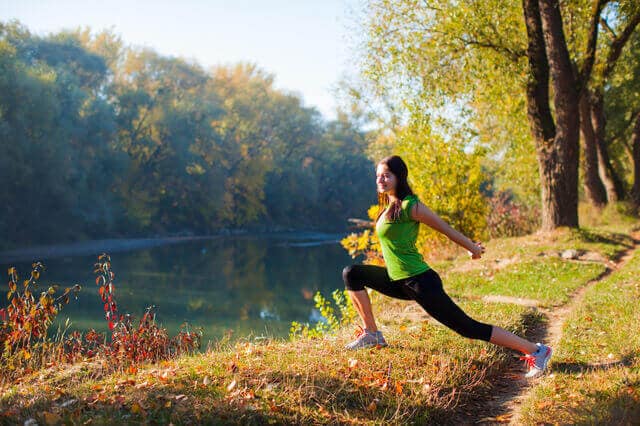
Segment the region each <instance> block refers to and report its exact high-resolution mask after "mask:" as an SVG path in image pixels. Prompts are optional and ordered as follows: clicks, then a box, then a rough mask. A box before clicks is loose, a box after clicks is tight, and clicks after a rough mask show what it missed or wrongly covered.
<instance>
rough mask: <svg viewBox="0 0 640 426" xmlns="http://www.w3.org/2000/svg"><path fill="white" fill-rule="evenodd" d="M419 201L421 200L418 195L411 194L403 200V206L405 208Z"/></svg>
mask: <svg viewBox="0 0 640 426" xmlns="http://www.w3.org/2000/svg"><path fill="white" fill-rule="evenodd" d="M418 201H420V200H419V199H418V196H417V195H416V194H409V195H407V196H405V197H404V198H403V199H402V206H403V207H405V206H408V205H410V204H413V203H416V202H418Z"/></svg>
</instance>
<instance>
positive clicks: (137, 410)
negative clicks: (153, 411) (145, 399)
mask: <svg viewBox="0 0 640 426" xmlns="http://www.w3.org/2000/svg"><path fill="white" fill-rule="evenodd" d="M131 412H132V413H134V414H141V415H143V416H144V415H145V414H146V413H145V411H144V409H143V408H142V406H141V405H140V404H138V403H137V402H134V403H133V405H131Z"/></svg>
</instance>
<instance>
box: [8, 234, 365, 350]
mask: <svg viewBox="0 0 640 426" xmlns="http://www.w3.org/2000/svg"><path fill="white" fill-rule="evenodd" d="M342 236H343V235H334V234H308V233H307V234H301V233H298V234H269V235H262V236H253V237H250V236H228V237H218V238H214V239H209V240H196V241H189V242H183V243H180V244H175V243H174V244H171V245H164V246H156V247H151V248H146V249H140V250H136V251H126V252H125V251H118V252H116V253H113V254H111V260H112V267H113V271H114V272H115V274H116V277H115V285H116V297H117V302H118V307H119V310H120V312H121V313H124V312H129V313H132V314H134V315H135V316H137V317H139V316H140V315H142V313H143V312H144V309H145V308H146V307H147V306H149V305H156V306H157V307H158V310H157V312H158V320H159V322H161V323H162V324H163V325H164V326H165V327H167V328H168V330H169V333H170V334H171V335H173V334H175V332H176V331H177V330H178V328H179V327H180V325H181V324H182V323H183V322H185V321H188V322H189V323H190V324H193V325H198V326H202V327H203V328H204V333H205V335H204V339H203V341H204V342H205V344H206V342H207V341H208V340H215V339H218V338H220V337H222V336H223V335H224V334H225V332H226V331H227V330H229V329H231V330H233V334H234V336H246V335H249V334H252V335H270V336H274V335H275V336H286V335H287V333H288V330H289V325H290V323H291V321H294V320H295V321H303V322H304V321H309V320H313V321H315V320H317V319H318V313H317V311H314V309H313V305H314V303H313V300H312V298H313V295H314V294H315V292H316V291H318V290H319V291H321V292H322V293H323V294H324V295H325V296H328V295H329V294H330V293H331V292H332V291H333V290H334V289H336V288H342V287H343V284H342V279H341V271H342V268H343V267H344V266H345V265H346V264H348V263H351V262H352V259H351V258H350V257H349V256H348V254H347V253H346V251H345V250H344V249H343V248H342V247H341V246H340V244H339V243H338V241H339V239H340V238H342ZM2 258H3V257H2V253H0V262H2V263H0V266H1V267H2V268H4V270H5V271H6V270H7V268H8V267H9V266H16V267H17V268H18V272H19V273H20V274H21V276H25V275H27V274H28V273H29V271H30V265H31V260H24V259H23V260H22V261H12V262H10V263H9V262H6V261H4V260H2ZM5 258H6V257H5ZM33 260H42V261H43V263H44V264H45V266H46V271H45V273H44V275H43V279H42V286H43V287H44V286H48V285H50V284H51V283H58V284H60V285H61V286H71V285H73V284H75V283H80V284H81V285H82V287H83V289H82V291H81V292H80V295H79V298H78V300H75V301H74V300H72V301H71V303H70V304H69V305H68V306H66V307H65V308H64V310H63V311H62V314H61V317H60V318H59V319H60V320H61V321H64V319H65V318H66V317H69V318H70V319H71V321H72V324H73V325H72V329H80V330H86V329H89V328H96V329H100V330H103V331H104V330H106V326H105V323H104V320H103V308H102V304H101V302H100V298H99V296H98V293H97V287H96V285H95V276H94V275H93V264H94V263H95V260H96V256H95V255H73V256H66V257H58V258H50V259H36V258H35V256H34V259H33ZM0 304H3V305H6V300H5V301H3V302H0Z"/></svg>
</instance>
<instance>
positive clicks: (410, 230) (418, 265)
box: [376, 194, 429, 281]
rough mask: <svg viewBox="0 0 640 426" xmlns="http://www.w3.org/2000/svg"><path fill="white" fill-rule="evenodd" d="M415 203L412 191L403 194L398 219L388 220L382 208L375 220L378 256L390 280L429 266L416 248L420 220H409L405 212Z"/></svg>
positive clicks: (409, 275) (416, 200)
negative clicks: (382, 261)
mask: <svg viewBox="0 0 640 426" xmlns="http://www.w3.org/2000/svg"><path fill="white" fill-rule="evenodd" d="M417 202H418V197H417V196H416V195H415V194H412V195H407V196H406V197H404V199H403V200H402V208H401V210H402V211H401V213H400V218H399V219H398V220H396V221H393V222H391V221H389V220H388V219H387V218H386V217H385V214H386V211H385V213H383V214H382V215H381V216H380V218H379V219H378V222H377V223H376V233H377V234H378V239H379V240H380V247H381V248H382V257H384V262H385V264H386V265H387V272H388V273H389V277H390V278H391V280H393V281H395V280H400V279H403V278H408V277H412V276H414V275H418V274H421V273H422V272H424V271H427V270H429V265H427V263H426V262H425V261H424V259H423V258H422V255H421V254H420V252H418V249H417V248H416V240H417V238H418V229H419V226H420V222H418V221H415V220H413V219H411V215H410V213H409V212H410V211H411V208H412V207H413V205H414V204H415V203H417Z"/></svg>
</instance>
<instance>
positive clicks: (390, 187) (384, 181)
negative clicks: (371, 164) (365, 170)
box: [376, 164, 398, 194]
mask: <svg viewBox="0 0 640 426" xmlns="http://www.w3.org/2000/svg"><path fill="white" fill-rule="evenodd" d="M397 183H398V179H397V178H396V175H394V174H393V173H392V172H391V170H389V167H388V166H387V165H386V164H378V167H376V186H377V189H378V192H380V193H385V192H386V193H391V194H393V193H394V191H395V189H396V184H397Z"/></svg>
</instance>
